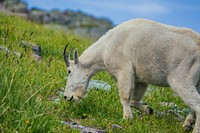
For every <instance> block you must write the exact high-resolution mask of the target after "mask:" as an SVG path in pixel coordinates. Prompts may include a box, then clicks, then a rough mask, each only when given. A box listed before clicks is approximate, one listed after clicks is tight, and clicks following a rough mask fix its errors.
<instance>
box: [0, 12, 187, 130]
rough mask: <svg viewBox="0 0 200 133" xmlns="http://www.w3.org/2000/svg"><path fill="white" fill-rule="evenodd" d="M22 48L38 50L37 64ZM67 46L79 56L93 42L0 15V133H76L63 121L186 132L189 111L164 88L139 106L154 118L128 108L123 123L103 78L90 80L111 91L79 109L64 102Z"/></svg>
mask: <svg viewBox="0 0 200 133" xmlns="http://www.w3.org/2000/svg"><path fill="white" fill-rule="evenodd" d="M23 42H29V43H31V44H37V45H38V46H40V47H41V54H40V56H41V58H40V59H39V60H38V59H37V58H35V57H34V56H33V53H34V51H33V50H32V48H31V47H30V46H24V45H23ZM67 43H69V49H71V48H72V47H73V46H74V47H75V48H78V51H79V55H81V53H82V52H83V51H84V50H85V49H86V48H87V47H89V46H90V45H91V44H92V43H93V41H92V40H89V39H88V38H87V39H85V38H80V37H77V36H74V35H72V34H66V33H64V32H61V31H56V30H52V29H50V28H47V27H44V26H43V25H41V24H37V23H33V22H29V21H26V20H24V19H22V18H20V17H16V16H7V15H3V14H0V132H2V133H7V132H15V133H17V132H19V133H27V132H31V133H32V132H41V133H44V132H56V133H57V132H65V133H68V132H71V133H74V132H77V133H78V132H80V129H78V128H74V127H73V126H72V125H67V124H64V123H63V121H64V122H68V123H69V122H71V123H76V124H77V125H82V126H84V127H91V128H94V129H98V130H103V131H104V132H110V133H115V132H121V133H182V132H186V131H184V130H183V128H182V124H183V122H184V120H185V117H186V116H187V115H188V114H189V112H190V109H189V108H188V107H187V106H186V105H185V104H184V103H183V101H182V100H181V99H180V98H179V97H178V96H177V95H176V94H175V93H174V92H173V91H172V90H171V89H168V88H162V87H157V86H151V85H150V86H149V87H148V91H147V93H146V94H145V97H144V100H143V102H144V103H148V105H150V106H151V107H152V108H153V110H154V113H153V114H152V115H146V114H143V113H141V112H139V111H137V110H135V109H134V108H132V110H133V116H134V118H133V120H130V121H127V120H124V119H122V117H123V116H122V112H123V110H122V105H121V103H120V99H119V94H118V89H117V84H116V82H115V81H114V80H113V79H112V77H111V76H110V75H109V74H108V73H106V72H100V73H98V74H96V75H95V76H93V77H92V79H95V80H100V81H104V82H107V83H108V84H110V85H111V91H105V90H103V89H95V88H93V89H90V90H89V92H88V95H87V97H86V98H85V99H84V100H82V101H81V102H80V103H73V102H66V101H65V99H64V96H62V94H59V93H62V92H63V91H64V90H63V88H64V87H65V85H66V78H67V69H66V65H65V63H64V60H63V50H64V47H65V45H66V44H67ZM56 100H57V101H56Z"/></svg>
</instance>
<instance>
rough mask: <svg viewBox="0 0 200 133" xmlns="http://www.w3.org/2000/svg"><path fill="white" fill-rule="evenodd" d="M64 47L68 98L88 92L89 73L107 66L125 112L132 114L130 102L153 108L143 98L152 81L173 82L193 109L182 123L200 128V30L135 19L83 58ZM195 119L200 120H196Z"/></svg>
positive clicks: (78, 97)
mask: <svg viewBox="0 0 200 133" xmlns="http://www.w3.org/2000/svg"><path fill="white" fill-rule="evenodd" d="M66 49H67V46H66V47H65V49H64V59H65V63H66V65H67V69H68V81H67V85H66V89H65V92H64V98H65V99H66V100H69V101H79V100H81V99H82V98H84V97H85V94H86V92H87V85H88V82H89V80H90V77H91V76H93V75H94V74H95V73H96V72H98V71H101V70H106V71H108V72H109V73H110V74H111V75H113V76H114V77H115V78H116V80H117V83H118V88H119V95H120V101H121V103H122V106H123V117H124V118H125V119H131V118H132V117H133V116H132V111H131V106H133V107H135V108H136V109H139V110H140V111H142V112H146V113H151V112H152V110H151V108H150V107H148V106H147V105H145V104H143V103H141V102H140V100H141V98H142V97H143V95H144V93H145V91H146V89H147V85H148V84H152V85H157V86H163V87H171V88H172V89H173V90H174V91H175V92H176V93H177V94H178V95H179V96H180V97H181V98H182V100H183V101H184V102H185V103H186V104H187V105H188V106H189V107H190V108H191V109H192V110H193V112H192V113H191V114H190V115H189V116H188V117H187V118H186V121H185V122H184V124H183V127H184V128H185V129H190V128H191V127H192V123H195V126H194V130H193V132H194V133H199V132H200V84H199V83H200V81H199V80H200V35H199V34H198V33H196V32H194V31H192V30H190V29H186V28H178V27H174V26H169V25H165V24H161V23H157V22H154V21H151V20H147V19H134V20H130V21H127V22H124V23H122V24H120V25H118V26H116V27H115V28H113V29H111V30H109V31H108V32H107V33H106V34H105V35H104V36H102V37H101V38H100V39H99V40H97V41H96V42H95V43H94V44H93V45H91V46H90V47H89V48H88V49H86V50H85V51H84V52H83V53H82V55H81V56H80V57H78V51H77V50H75V52H74V60H73V61H72V60H69V59H68V57H67V56H66ZM195 120H196V122H195Z"/></svg>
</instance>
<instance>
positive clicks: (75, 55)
mask: <svg viewBox="0 0 200 133" xmlns="http://www.w3.org/2000/svg"><path fill="white" fill-rule="evenodd" d="M78 62H79V61H78V49H75V51H74V63H75V64H77V63H78Z"/></svg>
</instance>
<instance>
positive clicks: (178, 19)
mask: <svg viewBox="0 0 200 133" xmlns="http://www.w3.org/2000/svg"><path fill="white" fill-rule="evenodd" d="M23 1H26V2H27V3H28V6H29V8H32V7H38V8H40V9H44V10H47V11H50V10H52V9H59V10H61V11H64V10H66V9H70V10H74V11H83V12H85V13H88V14H91V15H93V16H96V17H106V18H109V19H110V20H111V21H112V22H113V23H114V24H115V25H117V24H120V23H122V22H124V21H127V20H130V19H134V18H147V19H151V20H155V21H158V22H161V23H165V24H170V25H174V26H179V27H187V28H191V29H193V30H194V31H196V32H198V33H200V0H23Z"/></svg>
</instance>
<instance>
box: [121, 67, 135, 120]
mask: <svg viewBox="0 0 200 133" xmlns="http://www.w3.org/2000/svg"><path fill="white" fill-rule="evenodd" d="M117 81H118V88H119V96H120V100H121V103H122V106H123V118H124V119H132V118H133V115H132V110H131V107H130V98H131V93H132V89H131V88H133V84H132V83H133V75H132V72H130V71H128V72H127V71H121V72H120V73H119V74H118V77H117Z"/></svg>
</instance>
